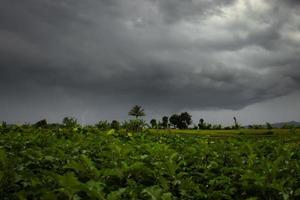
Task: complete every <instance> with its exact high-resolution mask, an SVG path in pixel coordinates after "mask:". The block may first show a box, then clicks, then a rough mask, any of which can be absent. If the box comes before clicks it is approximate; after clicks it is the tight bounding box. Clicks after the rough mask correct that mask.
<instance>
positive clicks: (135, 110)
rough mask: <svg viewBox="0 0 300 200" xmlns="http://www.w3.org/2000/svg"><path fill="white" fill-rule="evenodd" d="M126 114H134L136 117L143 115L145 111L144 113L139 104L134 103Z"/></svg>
mask: <svg viewBox="0 0 300 200" xmlns="http://www.w3.org/2000/svg"><path fill="white" fill-rule="evenodd" d="M128 115H131V116H135V117H136V118H138V117H142V116H145V113H144V109H142V107H141V106H138V105H135V106H133V108H132V109H131V110H130V111H129V112H128Z"/></svg>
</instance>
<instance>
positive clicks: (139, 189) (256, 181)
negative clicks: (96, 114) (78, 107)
mask: <svg viewBox="0 0 300 200" xmlns="http://www.w3.org/2000/svg"><path fill="white" fill-rule="evenodd" d="M129 114H130V115H132V116H134V119H133V120H129V121H126V122H124V123H120V122H118V121H116V120H113V121H112V122H108V121H100V122H99V123H97V124H96V125H94V126H81V125H80V124H79V123H78V122H77V120H75V119H74V118H65V119H63V123H62V124H48V123H47V121H46V120H41V121H39V122H37V123H36V124H34V125H29V124H24V125H19V126H18V125H8V124H6V123H2V125H1V126H0V199H3V200H14V199H22V200H23V199H45V200H47V199H49V200H52V199H57V200H65V199H69V200H78V199H84V200H93V199H95V200H96V199H107V200H119V199H120V200H123V199H136V200H148V199H150V200H171V199H175V200H176V199H178V200H181V199H184V200H185V199H186V200H189V199H190V200H192V199H211V200H218V199H220V200H221V199H248V200H255V199H275V200H276V199H295V200H296V199H300V162H299V160H300V135H299V134H298V132H299V130H298V129H296V128H293V129H291V128H289V129H274V128H270V126H271V125H268V126H267V127H266V128H260V129H245V128H241V127H238V128H237V125H238V123H237V120H235V122H236V123H235V125H234V127H233V128H230V130H226V129H223V128H220V127H218V130H211V129H212V128H210V129H208V128H207V127H208V125H207V123H205V121H204V120H200V122H199V126H197V128H194V129H190V130H187V129H179V128H182V126H184V127H185V128H188V127H189V125H190V124H191V120H190V115H189V114H188V113H183V114H178V115H176V116H175V117H174V116H171V117H170V118H169V117H167V116H165V117H163V118H162V121H161V122H157V121H156V120H151V126H149V125H147V124H146V122H145V121H144V120H142V119H140V117H141V116H144V115H145V113H144V111H143V109H141V107H136V108H135V109H134V110H132V112H130V113H129ZM172 120H174V121H172ZM176 120H177V122H176ZM170 121H172V122H171V124H169V122H170ZM173 122H174V123H173ZM176 123H177V124H176ZM212 127H213V126H212Z"/></svg>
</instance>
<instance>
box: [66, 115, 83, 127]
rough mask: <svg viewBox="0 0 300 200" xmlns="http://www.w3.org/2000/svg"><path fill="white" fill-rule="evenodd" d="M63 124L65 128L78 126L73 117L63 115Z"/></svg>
mask: <svg viewBox="0 0 300 200" xmlns="http://www.w3.org/2000/svg"><path fill="white" fill-rule="evenodd" d="M63 125H64V126H65V127H67V128H74V127H78V126H79V124H78V122H77V119H75V118H73V117H65V118H64V119H63Z"/></svg>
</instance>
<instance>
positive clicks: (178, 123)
mask: <svg viewBox="0 0 300 200" xmlns="http://www.w3.org/2000/svg"><path fill="white" fill-rule="evenodd" d="M170 123H171V124H172V125H173V126H174V127H176V128H179V129H187V128H188V127H189V125H191V124H192V116H191V115H190V114H189V113H188V112H183V113H181V114H180V115H177V114H173V115H172V116H171V117H170Z"/></svg>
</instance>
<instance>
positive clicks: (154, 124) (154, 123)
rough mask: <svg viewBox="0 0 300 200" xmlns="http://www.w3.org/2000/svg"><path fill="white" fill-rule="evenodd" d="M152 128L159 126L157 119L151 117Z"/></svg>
mask: <svg viewBox="0 0 300 200" xmlns="http://www.w3.org/2000/svg"><path fill="white" fill-rule="evenodd" d="M150 124H151V128H157V122H156V119H151V120H150Z"/></svg>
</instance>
